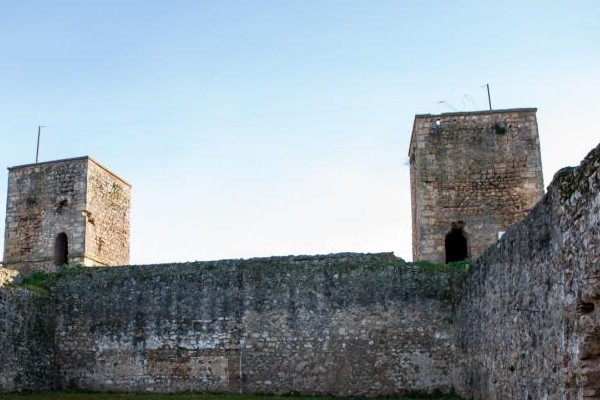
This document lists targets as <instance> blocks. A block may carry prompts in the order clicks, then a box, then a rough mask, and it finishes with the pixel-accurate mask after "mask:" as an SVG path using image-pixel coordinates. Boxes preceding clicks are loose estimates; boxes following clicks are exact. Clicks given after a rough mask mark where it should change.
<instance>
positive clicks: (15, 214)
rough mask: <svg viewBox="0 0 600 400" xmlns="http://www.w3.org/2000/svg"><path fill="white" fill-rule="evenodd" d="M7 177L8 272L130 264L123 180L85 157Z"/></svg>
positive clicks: (127, 187) (12, 170) (18, 170)
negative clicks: (68, 265)
mask: <svg viewBox="0 0 600 400" xmlns="http://www.w3.org/2000/svg"><path fill="white" fill-rule="evenodd" d="M8 175H9V176H8V197H7V204H6V231H5V241H4V266H5V267H6V268H10V269H16V270H19V271H21V272H23V273H27V272H29V271H31V270H34V269H43V270H47V271H54V270H56V269H57V267H58V266H59V265H61V264H63V263H65V262H64V261H66V263H71V264H74V263H81V264H84V265H100V266H104V265H125V264H127V263H129V207H130V190H131V187H130V185H129V184H128V183H127V182H125V181H124V180H122V179H121V178H119V177H117V176H116V175H115V174H113V173H112V172H110V171H109V170H108V169H106V168H104V167H103V166H101V165H100V164H98V163H97V162H96V161H94V160H93V159H91V158H89V157H80V158H73V159H67V160H60V161H53V162H45V163H38V164H30V165H23V166H18V167H12V168H9V174H8ZM61 234H62V235H61ZM61 236H62V237H63V238H65V239H66V240H64V239H63V241H62V242H61V239H60V237H61ZM63 245H64V247H65V249H64V250H66V251H63V253H64V254H60V253H61V247H62V246H63ZM57 251H58V253H59V254H57ZM62 256H64V257H62ZM57 257H58V259H57Z"/></svg>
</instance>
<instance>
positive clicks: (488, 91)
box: [482, 83, 492, 111]
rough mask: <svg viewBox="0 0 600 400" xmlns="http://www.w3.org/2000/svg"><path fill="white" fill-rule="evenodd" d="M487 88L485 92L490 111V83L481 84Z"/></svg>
mask: <svg viewBox="0 0 600 400" xmlns="http://www.w3.org/2000/svg"><path fill="white" fill-rule="evenodd" d="M483 86H485V87H486V88H487V93H488V104H489V105H490V111H492V98H491V97H490V84H489V83H486V84H485V85H483ZM483 86H482V87H483Z"/></svg>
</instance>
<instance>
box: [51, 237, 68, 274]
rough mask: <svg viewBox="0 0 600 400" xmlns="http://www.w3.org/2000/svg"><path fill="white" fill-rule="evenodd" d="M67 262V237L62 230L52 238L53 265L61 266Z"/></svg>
mask: <svg viewBox="0 0 600 400" xmlns="http://www.w3.org/2000/svg"><path fill="white" fill-rule="evenodd" d="M68 263H69V239H67V234H66V233H64V232H61V233H59V234H58V235H56V239H54V265H56V266H61V265H64V264H68Z"/></svg>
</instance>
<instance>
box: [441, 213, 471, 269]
mask: <svg viewBox="0 0 600 400" xmlns="http://www.w3.org/2000/svg"><path fill="white" fill-rule="evenodd" d="M464 227H465V223H464V222H463V221H458V222H453V223H452V228H451V229H450V233H448V234H447V235H446V241H445V245H446V263H451V262H455V261H462V260H466V259H467V258H469V248H468V245H467V238H466V237H465V234H464Z"/></svg>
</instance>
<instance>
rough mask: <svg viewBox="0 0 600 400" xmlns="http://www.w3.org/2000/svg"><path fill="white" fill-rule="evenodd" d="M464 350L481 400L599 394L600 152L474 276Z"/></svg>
mask: <svg viewBox="0 0 600 400" xmlns="http://www.w3.org/2000/svg"><path fill="white" fill-rule="evenodd" d="M465 289H466V292H465V295H464V297H463V300H462V302H461V304H460V306H459V311H458V313H457V321H458V324H459V326H460V328H459V333H458V335H457V338H458V346H459V349H460V350H459V353H460V354H461V355H464V358H463V359H462V361H461V363H462V368H461V369H462V370H463V371H464V373H465V376H464V379H465V382H466V384H465V385H464V387H469V388H470V391H468V392H466V393H463V394H465V395H468V396H472V397H473V398H475V399H503V398H534V399H541V398H547V399H565V398H569V399H588V398H589V399H592V398H593V399H596V398H598V396H600V335H599V334H598V332H600V145H599V146H598V147H596V148H595V149H594V150H592V151H591V152H590V153H589V154H588V156H587V157H586V158H585V159H584V160H583V161H582V163H581V165H580V166H578V167H575V168H565V169H563V170H561V171H559V173H557V174H556V175H555V177H554V179H553V181H552V183H551V184H550V185H549V186H548V191H547V194H546V195H545V197H544V198H543V199H542V200H541V201H540V202H539V203H538V204H537V205H536V206H535V207H534V209H533V210H532V212H531V213H530V214H529V215H528V217H527V218H526V219H525V220H523V221H521V222H519V223H517V224H514V225H512V226H511V227H510V228H509V229H508V230H507V232H506V234H505V235H504V236H503V238H502V239H501V240H500V241H499V242H498V243H497V244H496V245H495V246H491V247H490V248H488V249H487V251H486V252H485V253H484V254H483V255H482V257H481V258H479V259H478V260H477V262H476V263H475V264H474V266H473V267H472V268H471V270H470V271H469V274H468V276H467V278H466V282H465Z"/></svg>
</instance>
